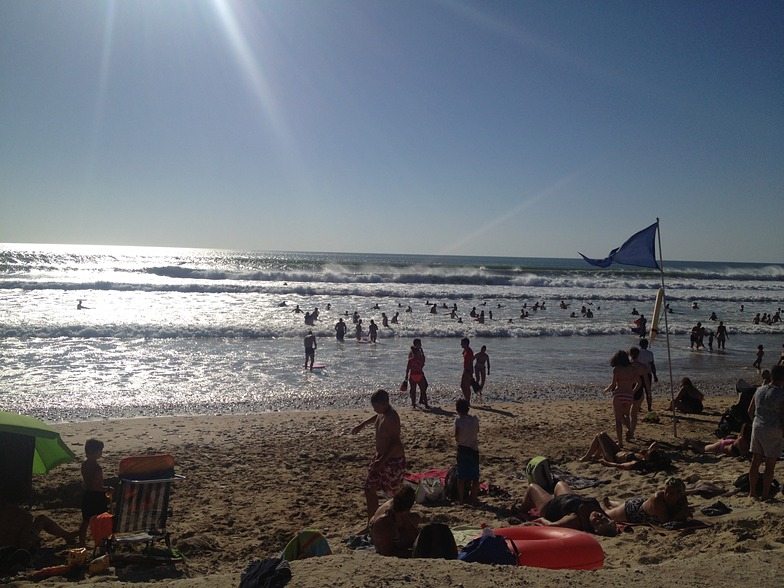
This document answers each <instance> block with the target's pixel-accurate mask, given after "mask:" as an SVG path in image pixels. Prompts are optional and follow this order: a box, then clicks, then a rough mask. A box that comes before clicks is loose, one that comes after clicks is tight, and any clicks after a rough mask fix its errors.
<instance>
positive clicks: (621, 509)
mask: <svg viewBox="0 0 784 588" xmlns="http://www.w3.org/2000/svg"><path fill="white" fill-rule="evenodd" d="M603 502H604V508H605V511H606V512H607V516H609V517H610V518H611V519H612V520H614V521H617V522H619V523H642V524H646V523H647V524H652V525H661V524H663V523H669V522H670V521H679V522H682V521H686V520H688V519H690V518H691V516H692V512H693V510H694V509H692V508H691V507H690V506H689V501H688V499H687V498H686V484H684V482H683V480H681V479H680V478H668V479H667V481H666V482H665V483H664V488H663V489H662V490H658V491H656V492H655V493H654V494H653V495H651V496H649V497H648V498H644V497H639V498H630V499H629V500H626V501H619V500H610V499H609V498H605V499H604V501H603Z"/></svg>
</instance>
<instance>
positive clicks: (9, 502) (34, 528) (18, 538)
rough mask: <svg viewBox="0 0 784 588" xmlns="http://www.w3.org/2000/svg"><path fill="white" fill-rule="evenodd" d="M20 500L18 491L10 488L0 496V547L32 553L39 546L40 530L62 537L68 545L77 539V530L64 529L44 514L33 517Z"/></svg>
mask: <svg viewBox="0 0 784 588" xmlns="http://www.w3.org/2000/svg"><path fill="white" fill-rule="evenodd" d="M22 502H23V497H22V496H20V495H19V492H18V491H14V490H11V489H10V488H9V489H6V490H5V495H4V496H2V497H0V548H10V547H14V548H16V549H21V550H24V551H27V552H29V553H32V552H33V551H34V550H36V549H38V547H39V544H40V535H41V531H46V532H47V533H49V534H50V535H52V536H54V537H59V538H60V539H64V540H65V542H66V543H67V544H69V545H71V544H75V543H76V542H77V541H78V540H79V531H72V532H69V531H66V530H65V529H63V528H62V527H61V526H60V525H59V524H57V523H56V522H55V521H53V520H52V519H50V518H49V517H48V516H46V515H38V516H36V517H33V515H32V514H30V512H28V511H27V510H25V509H24V508H22V507H21V506H20V505H21V503H22ZM9 551H10V550H9Z"/></svg>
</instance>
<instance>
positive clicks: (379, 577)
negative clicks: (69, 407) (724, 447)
mask: <svg viewBox="0 0 784 588" xmlns="http://www.w3.org/2000/svg"><path fill="white" fill-rule="evenodd" d="M392 396H393V399H392V402H393V405H395V406H396V407H397V408H398V410H399V412H400V414H401V419H402V424H403V441H404V444H405V447H406V454H407V459H408V463H409V471H411V472H419V471H425V470H428V469H432V468H448V467H449V466H450V465H451V464H452V462H453V459H454V440H453V439H454V438H453V429H452V427H453V421H454V418H455V414H454V408H453V406H443V407H441V409H435V410H432V411H430V412H425V411H420V410H416V411H414V410H411V409H410V408H408V407H407V404H406V403H407V395H404V394H401V393H397V392H396V393H394V394H392ZM368 397H369V394H368ZM734 401H735V398H734V397H719V396H713V395H711V394H710V391H708V399H707V402H706V404H707V406H706V413H705V414H704V415H699V416H682V417H681V418H680V419H679V420H678V438H675V437H674V436H673V426H672V419H671V418H670V417H669V416H667V415H665V414H664V413H663V409H664V408H665V407H666V405H667V402H666V401H665V400H664V399H661V400H657V401H656V402H655V406H654V409H656V410H657V411H658V412H659V414H660V415H661V416H662V418H661V422H660V423H659V424H648V423H645V422H641V423H640V425H639V428H638V439H637V442H636V446H643V445H647V444H648V443H650V441H651V440H658V441H660V442H662V443H663V444H664V446H665V448H667V449H669V450H671V456H672V458H673V465H674V467H675V468H676V474H677V475H679V476H680V477H682V478H685V479H688V480H691V481H695V480H697V479H700V480H704V481H708V482H712V483H715V484H717V485H720V486H722V487H724V488H726V489H727V490H732V489H733V482H734V480H735V479H736V478H737V477H738V476H739V475H740V474H742V473H745V472H746V471H747V470H748V462H747V461H742V460H739V459H736V458H730V457H717V456H704V455H702V456H700V455H695V454H694V453H691V452H688V451H681V450H679V449H678V447H679V446H680V444H681V443H682V440H683V438H684V437H694V438H698V439H703V440H705V441H713V440H715V437H714V435H713V431H714V430H715V428H716V424H717V422H718V419H719V415H720V414H721V412H722V411H723V410H724V409H725V408H726V407H728V406H729V405H730V404H731V403H732V402H734ZM473 413H474V414H476V415H478V416H479V419H480V426H481V432H480V451H481V455H482V457H481V468H482V470H481V471H482V480H483V481H485V482H490V483H492V484H496V485H498V486H501V487H503V488H505V489H506V490H508V491H509V493H510V494H511V495H512V496H513V497H520V496H522V494H523V493H524V491H525V487H526V485H527V484H526V481H525V479H524V476H523V475H521V474H522V472H523V471H524V468H525V465H526V463H527V461H528V459H529V458H531V457H533V456H535V455H546V456H548V457H549V458H550V460H551V462H552V463H554V464H555V465H557V466H559V467H561V468H563V469H565V470H568V471H570V472H571V473H573V474H578V475H583V476H591V477H595V478H601V479H603V480H607V481H608V482H607V483H606V484H605V485H602V486H600V487H598V488H593V489H588V490H585V491H582V493H583V494H587V495H592V496H596V497H598V498H601V497H602V496H610V497H615V498H620V499H624V498H630V497H633V496H644V495H649V494H650V493H651V492H653V491H654V490H655V489H657V488H659V487H660V486H661V485H662V483H663V480H664V479H665V478H666V477H667V476H668V475H669V474H667V473H664V472H659V473H654V474H648V475H642V474H640V473H636V472H621V471H619V470H616V469H612V468H606V467H603V466H601V465H598V464H594V463H581V462H579V461H577V458H578V457H579V456H580V455H581V454H582V453H584V452H585V450H586V448H587V446H588V444H589V442H590V440H591V438H592V437H593V435H594V434H595V433H597V432H599V431H601V430H607V431H612V428H613V423H612V412H611V407H610V402H609V400H607V401H604V402H593V401H581V402H532V403H497V404H496V403H493V404H491V405H487V406H477V407H475V408H474V409H473ZM371 414H372V412H371V410H370V406H369V404H368V410H366V411H330V412H296V413H274V414H249V415H232V416H204V417H180V418H159V419H133V420H120V421H101V422H83V423H71V424H59V425H56V427H55V428H56V429H57V430H59V431H60V432H61V434H62V436H63V439H64V440H65V441H66V443H68V445H69V446H71V448H72V449H73V450H74V452H75V453H77V455H80V456H81V454H82V449H81V448H82V445H83V443H84V441H85V440H86V439H87V438H89V437H97V438H99V439H102V440H103V441H105V443H106V450H105V453H104V458H103V460H102V463H103V467H104V473H105V476H106V478H107V480H108V481H109V482H111V481H112V477H113V475H114V473H115V472H116V471H117V465H118V463H119V461H120V459H122V458H123V457H127V456H129V455H136V454H144V453H159V452H170V453H172V454H173V455H174V456H175V457H176V460H177V472H178V473H180V474H183V475H184V476H186V478H187V479H186V480H185V481H182V482H180V483H178V484H176V486H175V489H174V492H173V495H172V499H171V507H172V509H173V511H174V513H173V516H172V517H171V518H170V520H169V530H170V532H171V533H172V536H173V539H174V543H175V546H176V547H178V548H180V549H181V550H182V551H183V552H184V553H185V554H186V556H187V564H185V565H183V564H179V565H177V566H176V567H169V566H163V567H159V568H156V569H133V570H122V569H118V570H115V569H114V568H111V569H110V571H109V573H108V574H106V575H103V576H96V577H94V578H89V577H88V578H85V579H82V580H79V581H78V582H76V583H78V584H79V585H92V584H95V585H99V584H100V585H106V582H107V581H108V582H110V583H111V584H112V585H126V584H127V585H128V586H131V585H138V584H139V582H146V581H155V582H156V584H157V585H162V586H177V587H183V588H184V587H186V586H189V587H190V586H197V587H213V586H214V587H218V586H237V585H238V583H239V577H240V574H241V572H242V570H243V569H244V568H245V566H246V565H247V563H248V562H249V561H250V560H252V559H256V558H264V557H274V556H277V555H278V554H279V553H280V551H281V549H282V548H283V547H284V546H285V544H286V543H287V542H288V541H289V539H291V537H292V536H293V535H294V534H295V533H296V532H297V531H299V530H300V529H303V528H306V527H310V528H317V529H320V530H321V531H322V532H323V533H324V534H325V535H326V537H327V538H328V540H329V542H330V544H331V546H332V550H333V552H334V554H335V555H333V556H332V557H322V558H316V559H310V560H305V561H296V562H293V563H292V571H293V578H292V581H291V582H290V583H289V586H291V587H313V588H315V587H322V586H356V587H359V586H368V587H371V586H372V587H375V586H411V587H415V586H426V587H431V586H432V587H441V586H466V587H469V586H491V585H495V586H501V587H505V586H509V587H511V586H519V585H521V584H524V583H531V584H534V585H535V584H539V583H544V582H547V583H548V584H550V583H554V584H558V585H562V586H578V585H579V586H594V585H595V586H630V585H632V584H633V585H634V586H636V587H642V588H646V587H653V586H666V585H671V584H674V583H680V584H682V585H685V586H714V587H715V586H737V585H771V586H773V585H779V586H780V585H782V580H781V578H780V576H779V571H780V570H781V569H782V564H783V563H784V557H782V555H784V519H783V518H782V513H783V512H784V508H782V507H783V506H784V502H782V501H781V500H780V497H778V498H777V499H773V500H771V501H769V502H767V503H759V502H755V501H752V500H751V499H749V498H747V497H745V496H742V495H740V494H736V495H732V496H722V497H721V498H720V499H721V500H722V501H723V502H724V503H725V504H727V505H728V506H730V507H731V508H732V509H733V512H732V513H730V514H727V515H724V516H719V517H707V516H704V515H701V514H700V513H699V511H697V512H696V517H697V518H699V519H701V520H704V521H708V522H710V523H712V524H713V526H711V527H710V528H707V529H701V530H698V531H693V532H676V533H662V532H658V531H657V530H655V529H652V528H650V527H635V528H634V529H633V532H631V533H624V534H622V535H620V536H618V537H615V538H599V541H600V542H601V545H602V547H603V549H604V552H605V555H606V561H605V567H604V569H602V570H599V571H595V572H579V571H553V570H544V569H538V568H527V567H507V566H486V565H481V564H465V563H463V562H457V561H451V562H447V561H433V560H398V559H394V558H384V557H381V556H378V555H376V554H374V553H367V552H352V551H350V550H349V549H348V548H347V547H346V546H345V545H344V544H343V543H342V542H341V540H342V539H344V538H346V537H348V536H350V535H352V534H354V533H356V532H357V531H358V530H359V529H360V528H361V527H362V526H363V525H364V498H363V494H362V489H361V484H362V480H363V477H364V473H365V469H366V466H367V462H368V459H369V457H370V455H371V453H372V450H373V433H372V428H368V429H366V430H365V431H363V432H362V433H360V434H359V435H357V436H352V435H350V434H349V431H350V429H351V428H352V427H353V426H354V425H356V424H357V423H359V422H360V421H362V420H363V419H365V418H367V417H368V416H369V415H371ZM782 476H784V470H782V472H781V473H780V474H779V476H778V478H779V479H782ZM34 488H35V499H34V504H33V510H34V512H36V513H37V512H46V513H48V514H50V515H51V516H52V517H53V518H55V519H56V520H58V521H59V522H61V523H62V524H63V525H64V526H66V527H67V528H74V529H75V528H76V527H77V526H78V524H79V518H80V514H79V501H80V494H81V484H80V476H79V464H78V463H73V464H68V465H65V466H61V467H59V468H57V469H55V470H54V471H52V472H50V473H49V474H47V475H46V476H37V477H36V478H35V479H34ZM715 500H717V499H716V498H702V497H700V496H692V497H690V503H691V504H692V505H693V506H695V507H697V509H699V507H701V506H704V505H707V504H710V503H712V502H715ZM510 505H511V501H510V500H508V499H502V498H497V497H482V506H481V507H478V508H468V507H460V506H456V505H439V506H420V505H417V506H416V507H415V511H417V512H419V513H421V514H422V515H423V516H424V518H425V519H426V520H428V521H433V522H444V523H447V524H448V525H450V526H457V525H474V526H477V527H478V526H479V525H481V523H483V522H487V523H488V524H489V525H491V526H493V527H503V526H508V525H509V524H510V522H515V521H514V519H512V520H511V521H510V518H512V515H511V513H510V512H509V506H510ZM46 544H47V545H50V546H56V545H58V543H57V542H56V541H47V542H46ZM58 547H59V546H58ZM44 583H45V584H46V585H73V584H74V583H75V582H67V581H65V580H64V579H63V578H53V579H50V580H46V581H45V582H44ZM29 584H30V583H29V582H24V581H22V582H14V583H13V585H29Z"/></svg>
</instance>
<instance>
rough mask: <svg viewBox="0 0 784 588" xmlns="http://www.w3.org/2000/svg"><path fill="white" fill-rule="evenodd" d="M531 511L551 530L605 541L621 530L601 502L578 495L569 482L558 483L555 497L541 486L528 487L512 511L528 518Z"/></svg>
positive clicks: (530, 485) (554, 493)
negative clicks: (535, 511)
mask: <svg viewBox="0 0 784 588" xmlns="http://www.w3.org/2000/svg"><path fill="white" fill-rule="evenodd" d="M532 508H536V509H537V510H538V511H539V514H540V515H541V518H540V519H539V521H540V522H541V523H543V524H545V525H548V526H550V527H562V528H566V529H577V530H578V531H584V532H586V533H594V534H595V535H603V536H605V537H615V535H617V534H618V527H617V526H616V525H615V523H613V522H612V520H610V518H609V517H608V516H607V513H605V512H604V509H603V508H602V507H601V505H600V504H599V501H598V500H596V499H595V498H588V497H586V496H580V495H579V494H575V492H574V490H572V489H571V488H570V487H569V486H568V484H566V482H558V483H557V484H556V485H555V489H554V490H553V493H552V494H550V493H549V492H548V491H547V490H545V489H544V488H542V487H541V486H539V485H538V484H529V485H528V488H527V489H526V491H525V496H523V500H522V502H521V503H519V504H515V505H514V506H513V507H512V510H513V511H514V512H515V513H517V514H520V515H522V516H527V514H528V511H530V510H531V509H532Z"/></svg>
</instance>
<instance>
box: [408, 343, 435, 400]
mask: <svg viewBox="0 0 784 588" xmlns="http://www.w3.org/2000/svg"><path fill="white" fill-rule="evenodd" d="M424 368H425V354H424V352H423V351H422V348H421V347H417V346H416V345H412V346H411V352H410V353H409V354H408V363H407V364H406V380H408V382H409V384H410V386H409V394H410V395H411V408H416V390H417V387H419V403H420V404H424V406H425V408H428V409H429V408H430V405H429V404H428V403H427V380H426V379H425V372H424Z"/></svg>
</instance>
